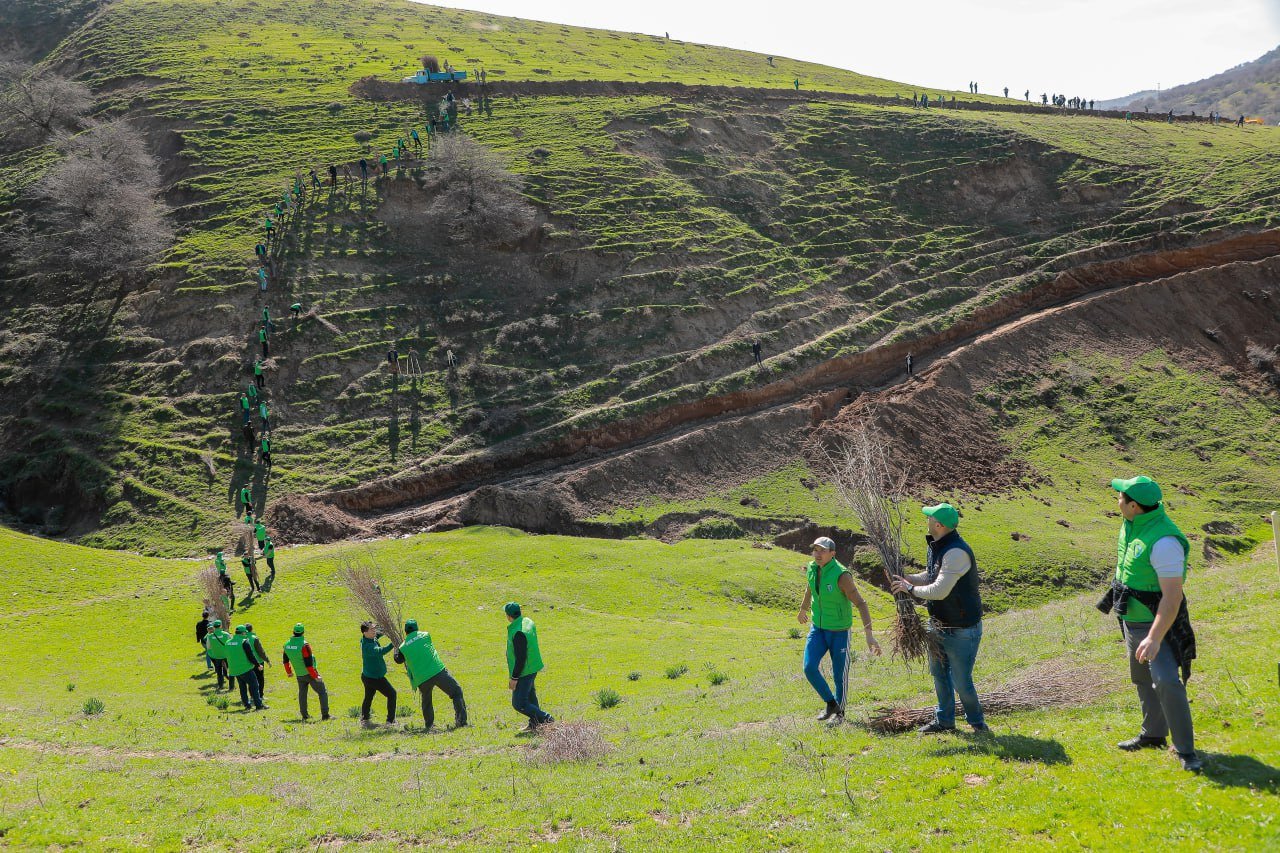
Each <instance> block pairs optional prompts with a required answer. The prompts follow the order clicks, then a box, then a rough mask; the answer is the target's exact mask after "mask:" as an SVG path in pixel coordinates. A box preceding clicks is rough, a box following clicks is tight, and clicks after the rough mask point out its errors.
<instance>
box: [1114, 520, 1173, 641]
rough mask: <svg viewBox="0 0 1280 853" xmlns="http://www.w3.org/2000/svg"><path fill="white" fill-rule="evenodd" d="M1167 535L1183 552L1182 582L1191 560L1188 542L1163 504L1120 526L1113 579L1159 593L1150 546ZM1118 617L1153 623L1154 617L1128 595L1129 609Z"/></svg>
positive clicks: (1131, 620) (1145, 590)
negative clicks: (1114, 576) (1172, 538)
mask: <svg viewBox="0 0 1280 853" xmlns="http://www.w3.org/2000/svg"><path fill="white" fill-rule="evenodd" d="M1166 536H1172V537H1174V538H1175V539H1177V540H1178V542H1179V543H1181V545H1182V551H1183V553H1184V554H1186V561H1185V562H1184V563H1183V565H1182V579H1183V580H1184V581H1185V580H1186V579H1187V566H1188V564H1190V562H1191V544H1190V543H1189V542H1188V541H1187V537H1185V536H1183V535H1182V531H1181V530H1179V529H1178V526H1177V525H1176V524H1174V523H1173V519H1171V518H1169V515H1168V513H1166V512H1165V510H1164V505H1163V504H1161V505H1160V506H1158V507H1156V508H1155V509H1153V510H1151V512H1147V513H1143V514H1142V515H1140V516H1138V517H1137V518H1135V519H1134V520H1133V521H1126V522H1124V524H1122V525H1120V536H1119V538H1118V539H1117V542H1116V580H1117V581H1119V582H1120V583H1122V584H1124V585H1125V586H1127V587H1129V588H1130V589H1136V590H1139V591H1140V592H1159V591H1160V578H1159V576H1157V575H1156V570H1155V568H1154V567H1152V565H1151V549H1152V547H1154V546H1155V544H1156V542H1158V541H1160V540H1161V539H1163V538H1165V537H1166ZM1121 618H1122V619H1124V621H1126V622H1152V621H1154V620H1155V618H1156V616H1155V614H1154V613H1152V612H1151V611H1150V610H1149V609H1148V608H1147V607H1145V606H1144V605H1143V604H1142V603H1141V602H1139V601H1138V600H1137V599H1136V598H1130V599H1129V607H1128V610H1127V611H1126V612H1125V615H1124V616H1122V617H1121Z"/></svg>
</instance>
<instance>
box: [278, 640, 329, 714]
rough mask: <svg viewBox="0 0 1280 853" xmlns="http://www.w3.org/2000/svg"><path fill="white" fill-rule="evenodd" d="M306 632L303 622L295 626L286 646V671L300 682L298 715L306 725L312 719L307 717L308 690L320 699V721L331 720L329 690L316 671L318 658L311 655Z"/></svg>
mask: <svg viewBox="0 0 1280 853" xmlns="http://www.w3.org/2000/svg"><path fill="white" fill-rule="evenodd" d="M305 631H306V628H305V627H304V626H303V624H302V623H301V622H299V623H298V624H297V625H294V626H293V636H292V637H290V638H289V640H288V642H286V643H285V644H284V671H285V674H286V675H289V676H293V677H294V678H297V680H298V714H299V715H301V717H302V721H303V722H304V723H305V722H306V721H307V720H309V719H311V718H310V717H308V716H307V690H308V689H311V690H314V691H315V692H316V695H317V696H319V697H320V719H322V720H327V719H329V690H328V688H326V687H325V686H324V680H323V679H321V678H320V673H319V672H317V671H316V658H315V655H314V654H312V653H311V644H310V643H308V642H307V640H306V637H304V636H303V634H304V633H305Z"/></svg>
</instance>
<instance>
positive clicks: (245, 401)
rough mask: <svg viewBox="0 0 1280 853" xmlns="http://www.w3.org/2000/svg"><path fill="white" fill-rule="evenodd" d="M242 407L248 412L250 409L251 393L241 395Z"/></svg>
mask: <svg viewBox="0 0 1280 853" xmlns="http://www.w3.org/2000/svg"><path fill="white" fill-rule="evenodd" d="M240 408H242V409H244V410H245V411H246V412H247V411H249V395H248V394H241V395H240Z"/></svg>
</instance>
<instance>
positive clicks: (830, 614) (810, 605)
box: [796, 536, 880, 722]
mask: <svg viewBox="0 0 1280 853" xmlns="http://www.w3.org/2000/svg"><path fill="white" fill-rule="evenodd" d="M812 553H813V559H812V560H811V561H810V562H809V566H808V568H807V569H806V572H807V578H806V586H805V590H804V601H803V602H801V604H800V613H799V614H798V615H797V617H796V618H797V619H798V620H799V622H800V624H801V625H803V624H805V623H806V622H809V621H810V610H812V624H811V625H810V626H809V639H808V640H807V641H806V642H805V644H804V675H805V678H807V679H809V683H810V684H811V685H813V689H814V690H816V691H817V692H818V695H819V696H820V697H822V699H823V701H825V702H826V703H827V707H826V708H825V709H824V710H823V712H822V713H821V714H820V715H819V716H818V719H819V720H831V721H833V722H838V721H839V720H842V719H844V705H845V698H846V697H845V688H846V687H847V686H848V683H849V629H851V628H852V627H853V608H854V607H857V608H858V616H859V618H860V619H861V620H862V629H863V631H864V633H865V634H866V639H867V649H869V650H870V652H871V654H873V655H878V654H880V643H879V642H877V641H876V637H875V634H874V633H872V631H871V611H870V610H868V609H867V602H866V601H865V600H863V598H862V596H861V595H860V594H859V593H858V588H857V587H856V586H854V583H853V573H852V572H850V571H849V570H848V569H846V568H845V567H844V566H842V565H841V564H840V561H839V560H837V559H836V543H835V542H833V541H831V540H830V539H828V538H827V537H826V536H820V537H818V538H817V539H815V540H813V546H812ZM828 654H829V655H831V677H832V679H833V680H834V681H835V683H836V689H835V693H834V695H833V694H832V692H831V688H830V687H829V686H828V685H827V679H826V678H825V677H823V675H822V668H821V666H822V659H823V658H824V657H826V656H827V655H828Z"/></svg>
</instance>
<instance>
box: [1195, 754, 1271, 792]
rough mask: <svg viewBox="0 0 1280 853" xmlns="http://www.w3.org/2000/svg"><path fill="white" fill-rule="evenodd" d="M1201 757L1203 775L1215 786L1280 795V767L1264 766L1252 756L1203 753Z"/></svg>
mask: <svg viewBox="0 0 1280 853" xmlns="http://www.w3.org/2000/svg"><path fill="white" fill-rule="evenodd" d="M1200 757H1201V758H1202V759H1204V772H1203V773H1202V774H1201V775H1202V776H1204V778H1206V779H1208V780H1209V781H1210V782H1213V783H1214V784H1215V785H1222V786H1225V787H1231V788H1255V789H1257V790H1259V791H1264V792H1266V793H1268V794H1280V767H1272V766H1271V765H1270V764H1264V763H1263V762H1261V761H1259V760H1258V759H1256V758H1254V757H1253V756H1251V755H1227V754H1225V753H1221V752H1204V751H1201V753H1200Z"/></svg>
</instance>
